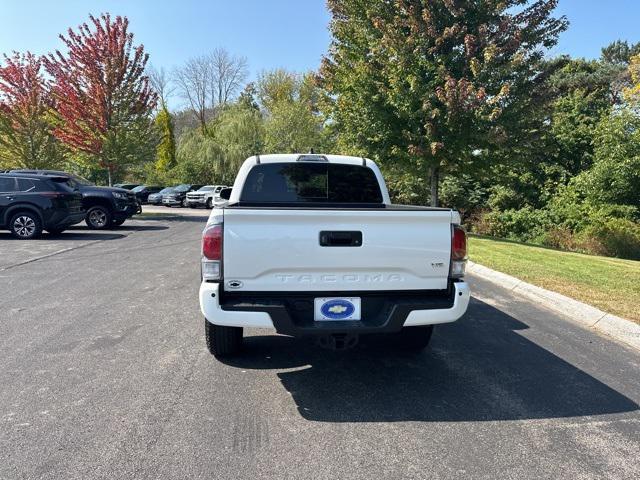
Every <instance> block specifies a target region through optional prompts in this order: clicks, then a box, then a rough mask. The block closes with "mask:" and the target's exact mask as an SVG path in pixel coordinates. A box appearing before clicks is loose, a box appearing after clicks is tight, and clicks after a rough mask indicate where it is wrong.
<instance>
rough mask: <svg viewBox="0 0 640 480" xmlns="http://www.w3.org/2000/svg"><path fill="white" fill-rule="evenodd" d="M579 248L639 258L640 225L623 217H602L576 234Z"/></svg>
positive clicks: (621, 256) (622, 256)
mask: <svg viewBox="0 0 640 480" xmlns="http://www.w3.org/2000/svg"><path fill="white" fill-rule="evenodd" d="M577 237H578V239H579V241H578V245H579V247H580V248H581V249H583V250H585V251H587V252H589V253H595V254H598V255H606V256H609V257H620V258H629V259H632V260H640V225H638V224H637V223H635V222H632V221H631V220H627V219H624V218H608V219H606V218H603V219H602V220H601V221H599V222H597V223H595V224H594V225H591V226H589V227H587V228H586V229H585V230H583V231H582V232H580V233H579V234H578V235H577Z"/></svg>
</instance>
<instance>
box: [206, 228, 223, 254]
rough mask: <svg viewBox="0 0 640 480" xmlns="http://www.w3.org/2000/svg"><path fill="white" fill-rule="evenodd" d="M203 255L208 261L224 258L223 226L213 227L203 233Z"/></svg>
mask: <svg viewBox="0 0 640 480" xmlns="http://www.w3.org/2000/svg"><path fill="white" fill-rule="evenodd" d="M202 255H204V256H205V257H206V258H207V259H208V260H220V259H221V258H222V225H213V226H211V227H208V228H207V229H206V230H205V231H204V232H203V233H202Z"/></svg>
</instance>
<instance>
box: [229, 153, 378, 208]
mask: <svg viewBox="0 0 640 480" xmlns="http://www.w3.org/2000/svg"><path fill="white" fill-rule="evenodd" d="M240 202H247V203H297V202H303V203H376V204H381V203H382V192H381V191H380V186H379V185H378V179H377V178H376V176H375V173H374V172H373V170H371V169H370V168H368V167H364V166H360V165H344V164H340V163H306V162H304V163H265V164H262V165H256V166H254V167H253V168H252V169H251V170H250V171H249V174H248V175H247V179H246V181H245V183H244V187H243V189H242V193H241V195H240Z"/></svg>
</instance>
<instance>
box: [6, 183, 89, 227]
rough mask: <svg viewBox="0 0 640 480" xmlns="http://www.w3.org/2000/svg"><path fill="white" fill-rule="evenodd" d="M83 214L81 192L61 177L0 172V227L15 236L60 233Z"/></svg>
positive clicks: (78, 221) (82, 216)
mask: <svg viewBox="0 0 640 480" xmlns="http://www.w3.org/2000/svg"><path fill="white" fill-rule="evenodd" d="M84 216H85V212H84V210H83V209H82V194H81V193H80V192H79V191H78V190H77V189H76V188H75V187H74V185H73V184H72V183H71V182H69V180H68V178H67V177H64V176H51V175H35V174H27V173H3V174H0V228H2V229H7V230H9V231H10V232H11V235H13V236H14V237H15V238H18V239H21V240H27V239H31V238H37V237H39V236H40V235H41V234H42V230H46V231H47V232H49V233H51V234H59V233H62V232H63V231H64V230H65V229H66V228H68V227H69V226H71V225H74V224H76V223H80V222H81V221H82V220H83V219H84Z"/></svg>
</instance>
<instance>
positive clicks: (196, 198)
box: [187, 185, 225, 208]
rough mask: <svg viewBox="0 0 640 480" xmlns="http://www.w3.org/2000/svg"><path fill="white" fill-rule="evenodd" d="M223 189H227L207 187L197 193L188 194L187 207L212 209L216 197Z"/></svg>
mask: <svg viewBox="0 0 640 480" xmlns="http://www.w3.org/2000/svg"><path fill="white" fill-rule="evenodd" d="M223 188H225V186H224V185H205V186H204V187H200V188H199V189H198V190H196V191H195V192H189V193H187V207H193V208H198V207H206V208H212V207H213V203H214V199H215V197H216V196H217V195H218V194H219V193H220V190H222V189H223Z"/></svg>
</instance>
